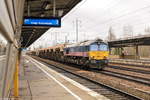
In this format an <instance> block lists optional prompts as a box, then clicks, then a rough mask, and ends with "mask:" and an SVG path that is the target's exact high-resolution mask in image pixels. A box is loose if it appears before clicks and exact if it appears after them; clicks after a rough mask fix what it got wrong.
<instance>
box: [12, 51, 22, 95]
mask: <svg viewBox="0 0 150 100" xmlns="http://www.w3.org/2000/svg"><path fill="white" fill-rule="evenodd" d="M20 56H21V51H20V50H19V51H18V56H17V60H16V68H15V74H14V97H15V98H18V97H19V66H20Z"/></svg>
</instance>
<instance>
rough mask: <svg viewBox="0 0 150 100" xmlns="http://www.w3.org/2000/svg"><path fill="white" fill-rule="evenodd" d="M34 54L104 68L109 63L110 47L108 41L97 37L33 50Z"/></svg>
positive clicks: (83, 65)
mask: <svg viewBox="0 0 150 100" xmlns="http://www.w3.org/2000/svg"><path fill="white" fill-rule="evenodd" d="M32 55H37V56H39V57H42V58H47V59H51V60H56V61H60V62H63V63H74V64H77V65H80V66H81V67H83V68H89V67H96V68H98V69H103V68H104V67H105V66H106V65H107V64H108V56H109V47H108V44H107V43H106V42H104V41H102V40H101V39H96V40H88V41H83V42H80V43H75V44H61V45H56V46H52V47H49V48H45V49H41V50H36V51H32Z"/></svg>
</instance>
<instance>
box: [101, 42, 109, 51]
mask: <svg viewBox="0 0 150 100" xmlns="http://www.w3.org/2000/svg"><path fill="white" fill-rule="evenodd" d="M99 50H100V51H108V45H106V44H100V45H99Z"/></svg>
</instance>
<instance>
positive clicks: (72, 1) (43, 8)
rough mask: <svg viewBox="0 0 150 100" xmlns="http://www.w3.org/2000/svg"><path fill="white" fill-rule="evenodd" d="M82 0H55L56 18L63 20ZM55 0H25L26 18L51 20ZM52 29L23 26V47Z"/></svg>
mask: <svg viewBox="0 0 150 100" xmlns="http://www.w3.org/2000/svg"><path fill="white" fill-rule="evenodd" d="M80 1H81V0H55V17H58V18H62V17H63V16H64V15H66V14H67V13H68V12H69V11H70V10H71V9H72V8H73V7H75V6H76V5H77V4H78V3H79V2H80ZM53 11H54V0H25V5H24V17H30V16H32V17H38V18H49V17H52V16H53V14H54V12H53ZM49 28H50V27H34V26H30V27H29V26H22V34H21V46H22V47H23V48H26V47H28V46H30V45H31V44H32V43H33V42H35V41H36V40H37V39H38V38H39V37H40V36H41V35H42V34H43V33H45V32H46V31H47V30H48V29H49Z"/></svg>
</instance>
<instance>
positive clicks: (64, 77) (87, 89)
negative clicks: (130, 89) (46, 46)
mask: <svg viewBox="0 0 150 100" xmlns="http://www.w3.org/2000/svg"><path fill="white" fill-rule="evenodd" d="M30 58H31V57H30ZM31 59H33V58H31ZM33 60H35V59H33ZM41 65H44V64H42V63H41ZM44 66H45V65H44ZM46 68H47V70H50V71H52V72H54V73H56V74H58V75H59V76H60V77H62V78H63V79H65V80H67V81H68V82H70V83H71V84H73V85H75V86H76V87H78V88H80V89H82V90H83V91H86V92H87V93H88V94H89V95H91V96H93V97H95V98H96V99H97V100H110V99H108V98H107V97H105V96H103V95H100V94H99V93H97V92H95V91H93V90H91V89H89V88H87V87H85V86H83V85H81V84H80V83H78V82H76V81H74V80H72V79H70V78H68V77H66V76H64V75H62V74H60V73H58V72H56V71H54V70H52V69H51V68H49V67H47V66H46Z"/></svg>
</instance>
